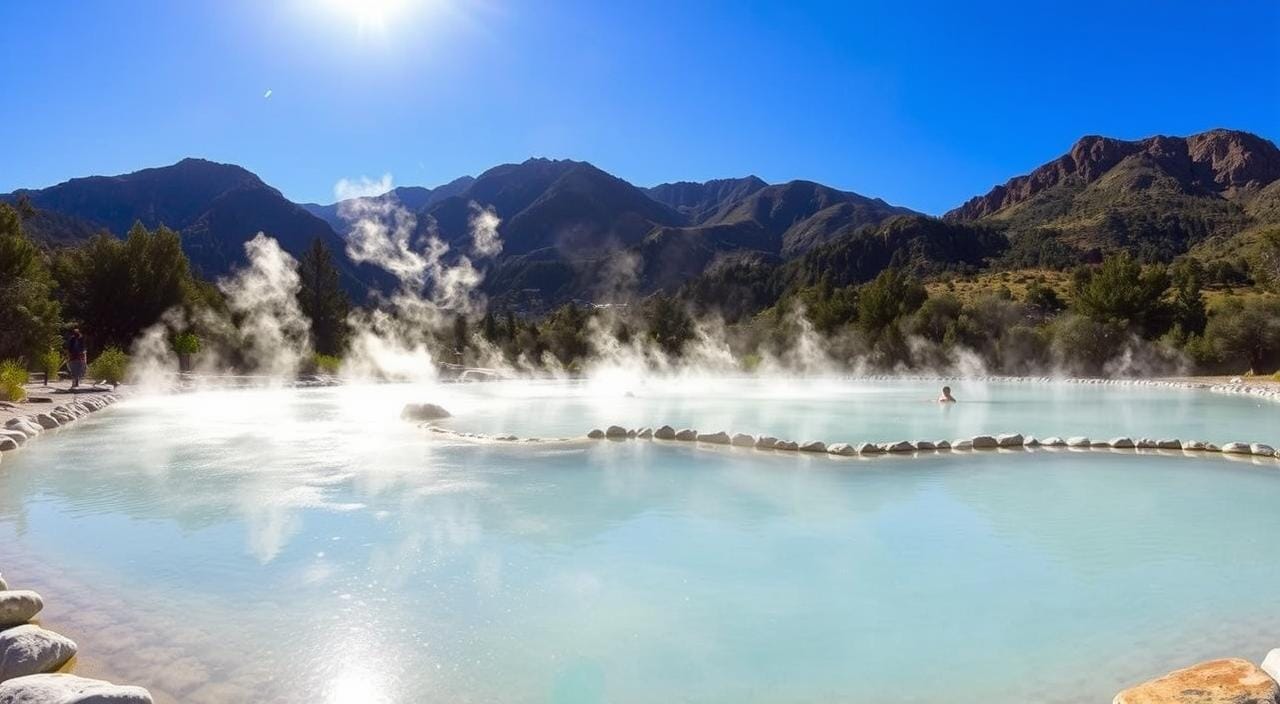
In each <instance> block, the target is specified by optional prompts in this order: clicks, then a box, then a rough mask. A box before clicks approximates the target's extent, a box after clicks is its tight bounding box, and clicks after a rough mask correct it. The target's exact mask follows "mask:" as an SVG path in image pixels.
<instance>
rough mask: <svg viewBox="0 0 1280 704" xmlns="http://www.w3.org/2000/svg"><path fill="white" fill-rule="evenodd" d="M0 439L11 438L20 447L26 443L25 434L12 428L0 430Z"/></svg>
mask: <svg viewBox="0 0 1280 704" xmlns="http://www.w3.org/2000/svg"><path fill="white" fill-rule="evenodd" d="M0 438H12V439H13V441H14V442H16V443H18V444H19V445H21V444H22V443H24V442H26V441H27V434H26V433H24V432H22V431H21V430H17V429H14V428H4V429H0Z"/></svg>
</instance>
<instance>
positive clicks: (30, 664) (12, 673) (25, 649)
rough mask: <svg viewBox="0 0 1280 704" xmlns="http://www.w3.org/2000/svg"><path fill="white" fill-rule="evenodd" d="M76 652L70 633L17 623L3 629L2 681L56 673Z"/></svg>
mask: <svg viewBox="0 0 1280 704" xmlns="http://www.w3.org/2000/svg"><path fill="white" fill-rule="evenodd" d="M75 654H76V644H75V643H74V642H73V641H72V640H71V639H70V638H67V637H66V636H61V635H58V634H57V633H54V632H53V631H47V630H45V629H43V628H41V627H39V626H33V625H30V624H28V625H26V626H15V627H13V628H8V629H5V630H3V631H0V682H4V681H6V680H10V679H13V678H14V677H22V676H24V675H38V674H40V673H43V672H52V671H54V670H56V669H58V668H59V667H62V664H63V663H65V662H66V661H68V660H70V659H71V657H72V656H73V655H75Z"/></svg>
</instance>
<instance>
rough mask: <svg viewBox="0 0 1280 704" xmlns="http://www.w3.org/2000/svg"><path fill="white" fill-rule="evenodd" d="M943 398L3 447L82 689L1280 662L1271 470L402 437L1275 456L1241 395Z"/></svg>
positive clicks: (584, 399)
mask: <svg viewBox="0 0 1280 704" xmlns="http://www.w3.org/2000/svg"><path fill="white" fill-rule="evenodd" d="M952 386H953V387H955V389H956V394H957V396H959V397H960V399H961V403H960V404H957V405H956V406H955V407H953V408H949V409H948V408H940V407H939V406H938V405H937V404H933V403H929V402H928V401H927V399H929V398H931V397H932V395H934V394H935V393H936V387H937V384H923V383H921V384H916V383H909V382H892V383H891V382H886V383H879V384H870V383H846V382H832V381H828V382H785V383H784V382H775V383H768V384H765V383H762V382H745V381H721V382H705V381H702V382H682V383H679V384H676V385H661V386H655V385H653V383H652V382H651V383H650V384H643V385H641V384H610V385H603V384H587V385H582V384H567V383H531V382H521V383H499V384H476V385H466V386H448V387H443V388H437V389H413V388H410V387H398V386H380V387H351V388H343V389H321V390H305V391H235V392H217V393H203V394H192V395H185V396H174V397H159V398H138V399H134V400H131V401H128V402H126V403H123V404H121V405H118V406H115V407H113V408H112V409H110V410H108V411H104V412H102V413H98V414H95V415H93V416H91V417H89V418H88V419H86V420H82V421H80V422H78V423H76V424H75V425H73V426H71V427H69V428H67V429H65V430H62V431H59V432H57V433H50V434H46V435H45V436H44V437H42V438H40V439H38V440H36V441H33V442H32V443H30V444H29V445H28V446H27V447H26V448H25V449H23V450H21V451H19V452H15V453H9V454H8V455H6V457H5V460H4V464H3V465H0V569H2V570H3V571H4V573H5V575H6V577H8V578H9V580H10V582H11V583H12V584H13V585H14V586H32V587H34V588H36V589H39V590H41V591H42V592H43V593H44V595H45V597H46V601H47V602H48V607H47V609H46V613H45V615H44V621H45V623H46V624H47V625H49V626H51V627H54V628H56V629H58V630H61V631H62V632H64V633H66V634H67V635H69V636H71V637H73V638H75V639H76V640H77V641H78V642H79V643H80V645H81V650H82V652H83V654H84V655H83V657H82V659H81V661H80V662H79V664H78V665H77V667H78V669H79V670H80V671H82V672H88V673H90V674H94V673H97V674H103V675H107V676H110V677H113V678H116V679H120V680H128V681H135V682H138V683H140V684H144V685H146V686H148V687H150V688H151V689H152V691H153V693H154V694H156V695H157V696H158V699H160V700H166V699H169V700H173V701H182V702H194V703H196V704H199V703H200V702H226V701H249V700H256V701H286V702H294V701H296V702H303V701H306V702H334V703H336V702H419V701H442V702H443V701H448V702H555V703H562V702H566V703H567V702H574V703H578V702H581V703H587V702H654V701H688V702H761V703H763V702H771V703H772V702H788V703H790V702H819V701H821V702H829V701H859V702H936V701H956V702H970V701H975V702H976V701H982V702H1011V703H1012V702H1025V701H1037V702H1100V701H1108V700H1109V699H1110V697H1111V696H1112V695H1113V694H1114V693H1115V692H1116V691H1118V690H1119V689H1121V688H1122V687H1124V686H1126V685H1128V684H1132V683H1134V682H1136V681H1139V680H1143V679H1147V678H1149V677H1152V676H1155V675H1158V674H1160V673H1163V672H1165V671H1167V670H1169V669H1171V668H1173V667H1176V666H1180V665H1183V664H1189V663H1190V662H1193V661H1197V660H1200V659H1205V658H1209V657H1215V656H1226V655H1241V656H1245V657H1252V658H1254V659H1257V658H1260V657H1261V655H1262V654H1264V653H1265V652H1266V651H1267V650H1268V649H1270V648H1272V647H1276V646H1277V645H1280V589H1275V588H1274V587H1273V585H1275V584H1277V583H1278V582H1280V563H1278V562H1277V561H1276V560H1275V559H1274V557H1275V556H1274V536H1275V535H1276V530H1277V528H1278V527H1280V516H1277V511H1276V506H1278V505H1280V462H1276V461H1275V460H1269V461H1262V460H1258V461H1231V460H1228V459H1226V458H1223V457H1220V456H1217V455H1212V456H1202V457H1192V456H1182V455H1181V454H1180V453H1172V454H1166V455H1155V454H1147V455H1135V454H1132V453H1127V454H1109V453H1104V452H1086V453H1074V452H1058V453H1052V452H1038V453H1035V454H1034V455H1032V456H1029V457H1028V456H1025V455H1021V454H1005V453H1000V454H997V453H965V454H950V455H946V454H939V455H928V456H920V457H916V458H909V457H885V458H878V459H875V460H871V461H865V460H861V459H852V460H842V459H836V458H830V457H826V456H814V455H807V454H796V453H767V452H756V451H751V450H733V449H728V448H707V447H700V446H696V445H694V444H692V443H688V444H686V443H679V444H677V443H657V442H640V441H635V442H626V443H606V442H599V443H581V444H570V445H537V444H509V443H508V444H498V443H494V444H483V445H477V444H471V443H464V442H458V441H454V440H450V439H447V438H443V439H442V438H440V437H433V436H431V434H429V433H426V432H425V431H423V430H422V429H420V428H418V427H417V426H416V425H414V424H412V423H406V422H402V421H399V420H398V419H397V415H398V413H399V410H400V407H401V405H402V404H403V403H404V402H405V401H406V400H419V401H424V400H430V401H436V402H440V403H442V404H443V405H445V406H446V407H447V408H449V409H450V410H453V411H454V413H455V415H456V416H457V417H456V418H454V419H452V420H451V421H450V423H451V424H452V425H453V426H454V427H457V428H459V429H462V430H474V431H484V432H512V433H516V434H519V435H522V436H529V435H539V436H550V435H581V434H583V433H584V432H585V431H586V430H587V429H588V428H589V427H593V426H603V425H607V424H609V423H613V422H617V423H620V424H629V425H633V426H634V425H658V424H662V423H670V424H672V425H686V424H687V425H691V426H694V427H698V428H701V429H706V430H720V429H724V430H730V431H744V432H753V433H764V432H767V433H770V434H774V435H779V436H782V437H793V438H795V439H804V438H818V439H823V440H827V441H836V440H859V439H917V438H933V439H940V438H950V437H956V436H960V435H967V434H973V433H977V432H1003V431H1019V432H1024V433H1033V434H1040V435H1048V434H1058V435H1069V434H1090V435H1095V436H1098V437H1108V436H1111V435H1117V434H1122V433H1123V434H1128V435H1133V436H1137V435H1143V434H1149V435H1152V436H1153V437H1154V436H1163V437H1170V436H1172V437H1181V438H1184V439H1188V438H1196V439H1205V440H1212V441H1215V442H1221V441H1225V440H1233V439H1241V440H1263V441H1265V440H1268V439H1271V440H1277V439H1280V438H1276V431H1277V428H1280V424H1278V423H1277V421H1280V406H1277V405H1276V404H1270V403H1266V402H1260V401H1258V400H1254V399H1247V398H1242V397H1231V396H1220V395H1211V394H1206V393H1199V392H1190V391H1176V390H1167V389H1156V388H1150V389H1148V388H1123V389H1121V388H1107V387H1088V386H1067V385H1062V386H1058V385H1030V384H981V385H979V384H952ZM628 392H629V393H630V396H628V395H627V394H628ZM1273 444H1274V443H1273Z"/></svg>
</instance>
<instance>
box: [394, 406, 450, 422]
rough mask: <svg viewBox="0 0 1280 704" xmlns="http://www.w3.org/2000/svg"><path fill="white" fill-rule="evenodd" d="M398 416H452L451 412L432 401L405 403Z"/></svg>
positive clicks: (409, 417) (411, 417)
mask: <svg viewBox="0 0 1280 704" xmlns="http://www.w3.org/2000/svg"><path fill="white" fill-rule="evenodd" d="M400 417H401V418H403V419H405V420H440V419H441V418H452V417H453V414H452V413H450V412H448V411H446V410H445V409H444V407H443V406H437V405H436V404H434V403H406V404H405V406H404V409H403V410H401V411H400Z"/></svg>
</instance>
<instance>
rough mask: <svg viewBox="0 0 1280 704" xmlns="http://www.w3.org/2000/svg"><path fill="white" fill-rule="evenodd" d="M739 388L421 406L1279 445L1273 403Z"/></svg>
mask: <svg viewBox="0 0 1280 704" xmlns="http://www.w3.org/2000/svg"><path fill="white" fill-rule="evenodd" d="M947 383H948V384H949V385H950V386H951V387H952V389H953V393H954V394H955V396H956V397H957V398H958V399H959V400H960V403H958V404H955V405H949V404H939V403H937V402H936V399H937V398H938V395H939V390H940V388H941V386H942V383H941V382H917V381H878V382H877V381H856V382H855V381H839V380H828V379H817V380H812V379H808V380H804V379H791V380H782V381H768V382H763V381H748V380H741V379H681V380H669V381H661V380H652V379H650V380H633V379H618V380H611V381H597V382H579V383H565V382H522V383H499V384H471V385H458V386H452V387H445V388H443V389H442V390H441V391H439V392H436V393H433V394H432V398H431V399H423V400H437V401H439V402H440V403H443V404H444V405H445V407H446V408H450V409H452V410H454V411H455V412H456V413H457V414H458V416H459V417H458V418H457V419H456V420H454V421H451V422H448V423H444V425H448V426H450V427H455V428H459V429H463V430H469V431H483V432H489V433H515V434H517V435H520V436H522V437H523V436H575V435H582V434H585V433H586V432H587V430H589V429H590V428H592V427H604V426H606V425H608V424H611V423H616V424H618V425H622V426H624V427H632V428H635V427H642V426H654V427H656V426H659V425H663V424H668V425H671V426H673V427H675V428H681V427H693V428H697V429H699V430H704V431H711V432H714V431H718V430H725V431H728V432H730V433H732V432H745V433H751V434H756V435H758V434H762V433H763V434H771V435H775V436H777V437H781V438H784V439H791V440H796V441H803V440H823V441H825V442H854V441H873V442H875V441H893V440H941V439H953V438H956V437H962V436H972V435H975V434H978V433H1004V432H1009V433H1014V432H1017V433H1023V434H1030V435H1037V436H1039V437H1046V436H1049V435H1058V436H1061V437H1070V436H1073V435H1085V436H1089V437H1093V438H1097V439H1106V438H1110V437H1114V436H1116V435H1122V434H1127V435H1132V436H1133V437H1135V438H1137V437H1142V436H1150V437H1152V438H1180V439H1196V440H1207V441H1210V442H1219V443H1221V442H1226V441H1232V440H1244V441H1248V442H1256V441H1264V442H1271V444H1276V445H1278V446H1280V404H1277V403H1275V402H1274V401H1266V400H1261V399H1258V398H1255V397H1247V396H1235V395H1224V394H1210V393H1208V392H1204V391H1191V390H1185V389H1170V388H1161V387H1148V386H1132V387H1116V386H1090V385H1082V384H1069V383H1065V382H1061V383H1048V384H1038V383H1025V382H1003V383H998V382H997V383H991V382H963V381H961V382H947Z"/></svg>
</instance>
